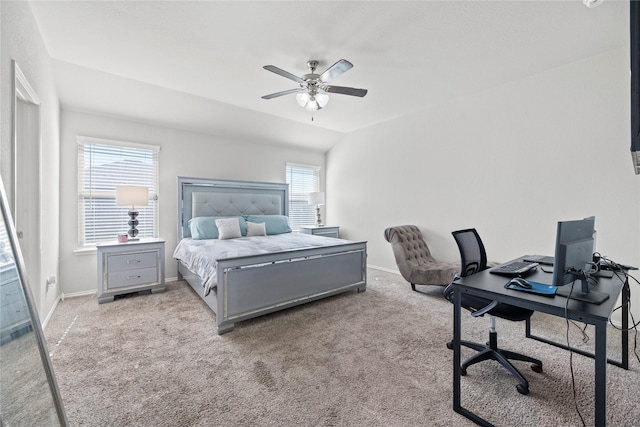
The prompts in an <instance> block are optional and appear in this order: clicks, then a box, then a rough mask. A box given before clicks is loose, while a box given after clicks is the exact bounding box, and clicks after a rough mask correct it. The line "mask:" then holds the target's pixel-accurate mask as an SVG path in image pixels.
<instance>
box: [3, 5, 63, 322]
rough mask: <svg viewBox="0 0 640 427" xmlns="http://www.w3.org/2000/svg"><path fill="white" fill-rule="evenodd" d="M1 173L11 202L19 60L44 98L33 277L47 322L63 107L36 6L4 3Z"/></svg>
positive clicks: (52, 291) (54, 269) (53, 291)
mask: <svg viewBox="0 0 640 427" xmlns="http://www.w3.org/2000/svg"><path fill="white" fill-rule="evenodd" d="M0 22H1V26H0V36H1V37H0V76H1V77H2V78H1V79H0V173H1V174H2V180H3V182H4V185H5V188H6V189H7V192H8V194H7V197H9V198H11V197H12V193H11V189H12V187H13V183H12V164H11V158H12V156H13V150H12V146H13V142H12V123H11V122H12V117H11V104H12V102H13V99H14V95H13V86H12V85H13V76H12V68H11V67H12V65H11V60H15V61H16V62H17V63H18V65H19V67H20V69H21V70H22V72H23V73H24V74H25V77H26V78H27V80H28V81H29V83H30V84H31V86H32V87H33V89H34V90H35V92H36V93H37V95H38V97H39V98H40V103H41V104H40V134H41V138H40V150H41V159H42V161H41V166H40V177H41V188H40V190H38V188H37V187H35V186H34V188H33V189H32V191H40V192H41V194H42V197H41V201H40V203H41V206H40V210H41V212H40V218H41V224H40V228H41V236H40V240H41V248H40V249H41V260H40V266H39V270H40V274H39V276H40V277H29V278H28V280H29V282H30V284H31V286H32V287H37V290H36V291H34V292H33V293H34V295H38V296H39V298H38V300H37V301H36V305H37V309H38V311H39V314H40V317H41V320H44V319H45V317H46V316H47V315H48V313H49V312H50V311H51V308H52V307H53V305H54V303H55V301H56V298H57V295H58V294H59V289H58V288H57V287H52V288H49V289H47V287H46V278H47V277H48V276H51V275H54V274H55V275H57V274H58V240H59V237H58V222H59V210H60V206H59V196H60V191H59V174H60V162H59V160H60V151H59V147H60V141H59V134H60V133H59V111H60V109H59V103H58V94H57V91H56V88H55V84H54V82H53V74H52V72H51V63H50V59H49V55H48V53H47V50H46V47H45V45H44V42H43V40H42V37H41V35H40V31H39V30H38V27H37V25H36V22H35V19H34V17H33V14H32V13H31V8H30V6H29V4H28V3H26V2H4V1H2V2H0Z"/></svg>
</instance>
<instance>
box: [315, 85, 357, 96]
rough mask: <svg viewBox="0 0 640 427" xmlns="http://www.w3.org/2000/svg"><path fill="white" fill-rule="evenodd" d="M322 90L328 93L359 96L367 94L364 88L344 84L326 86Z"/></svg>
mask: <svg viewBox="0 0 640 427" xmlns="http://www.w3.org/2000/svg"><path fill="white" fill-rule="evenodd" d="M324 90H325V91H327V92H329V93H340V94H342V95H351V96H359V97H361V98H362V97H363V96H365V95H366V94H367V90H366V89H356V88H353V87H344V86H326V87H325V89H324Z"/></svg>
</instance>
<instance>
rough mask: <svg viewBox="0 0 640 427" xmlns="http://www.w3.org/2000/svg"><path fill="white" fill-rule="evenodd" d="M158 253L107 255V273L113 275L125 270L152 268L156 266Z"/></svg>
mask: <svg viewBox="0 0 640 427" xmlns="http://www.w3.org/2000/svg"><path fill="white" fill-rule="evenodd" d="M157 258H158V252H157V251H152V252H136V253H131V254H125V255H109V256H108V258H107V272H108V273H113V272H118V271H126V270H138V269H143V268H153V269H155V267H156V266H157V265H158V264H157V262H158V261H157Z"/></svg>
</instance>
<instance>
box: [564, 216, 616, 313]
mask: <svg viewBox="0 0 640 427" xmlns="http://www.w3.org/2000/svg"><path fill="white" fill-rule="evenodd" d="M594 233H595V217H589V218H585V219H579V220H575V221H560V222H558V230H557V233H556V249H555V259H554V263H553V279H552V285H555V286H558V289H557V291H556V295H562V296H565V297H568V298H571V299H575V300H579V301H586V302H590V303H594V304H600V303H602V302H603V301H605V300H606V299H607V298H609V294H607V293H603V292H596V291H591V290H589V280H590V273H591V272H592V271H593V270H594V268H593V265H592V262H593V249H594V243H595V237H594ZM576 280H580V282H581V286H580V288H576V287H575V286H567V285H569V284H571V283H573V282H575V281H576ZM591 280H593V279H591Z"/></svg>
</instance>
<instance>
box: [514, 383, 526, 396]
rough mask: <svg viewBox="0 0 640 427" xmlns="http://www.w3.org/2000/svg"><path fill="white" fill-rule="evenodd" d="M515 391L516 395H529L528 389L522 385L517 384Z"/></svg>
mask: <svg viewBox="0 0 640 427" xmlns="http://www.w3.org/2000/svg"><path fill="white" fill-rule="evenodd" d="M516 390H518V393H520V394H529V387H526V386H524V385H522V384H518V385H517V386H516Z"/></svg>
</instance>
